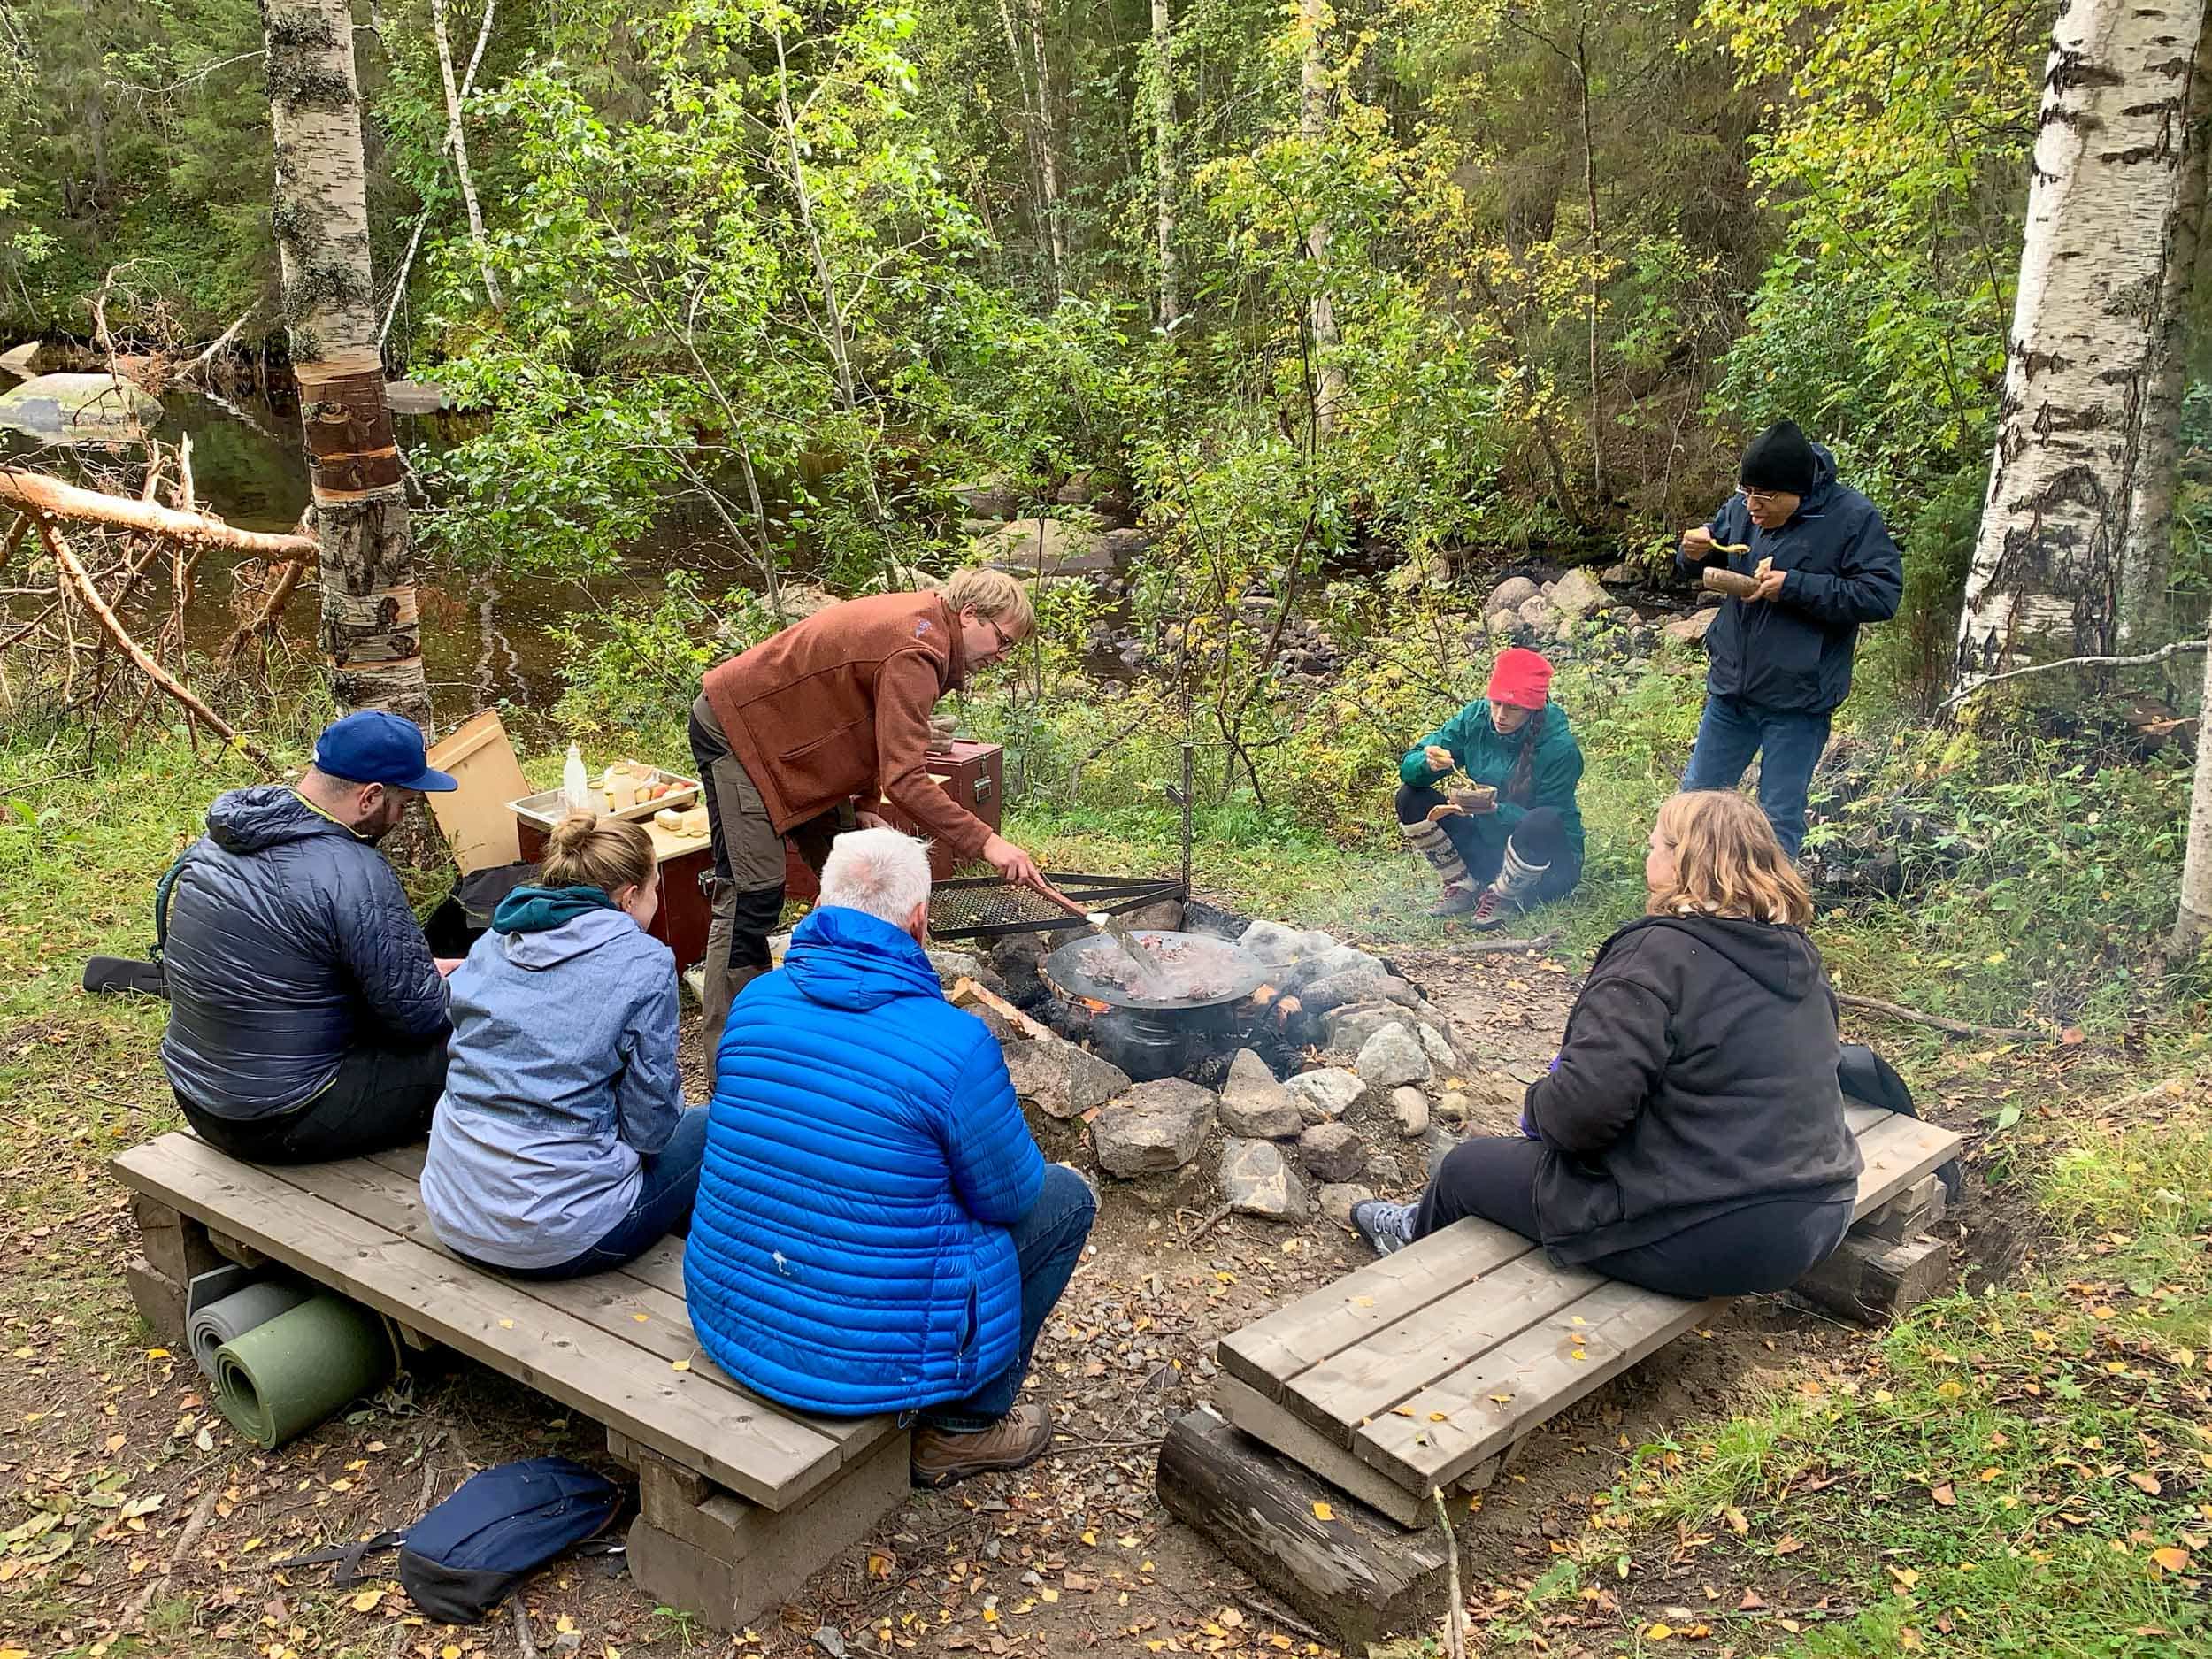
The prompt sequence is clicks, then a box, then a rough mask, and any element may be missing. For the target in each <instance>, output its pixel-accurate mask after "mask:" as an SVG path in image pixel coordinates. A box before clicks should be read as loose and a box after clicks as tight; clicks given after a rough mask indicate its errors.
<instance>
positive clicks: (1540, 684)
mask: <svg viewBox="0 0 2212 1659" xmlns="http://www.w3.org/2000/svg"><path fill="white" fill-rule="evenodd" d="M1550 685H1551V664H1549V663H1548V662H1546V661H1545V660H1544V658H1543V657H1541V656H1540V654H1538V653H1537V652H1535V651H1525V650H1523V649H1521V648H1520V647H1519V646H1515V647H1513V648H1512V649H1510V650H1504V651H1500V652H1499V653H1498V660H1497V664H1496V665H1495V666H1494V667H1493V668H1492V669H1491V671H1490V689H1489V691H1488V692H1487V693H1486V694H1485V695H1487V696H1488V697H1489V698H1490V700H1491V701H1492V702H1493V703H1510V704H1511V705H1512V706H1513V707H1514V708H1517V709H1540V708H1542V707H1543V706H1544V695H1545V693H1546V691H1547V690H1548V687H1550Z"/></svg>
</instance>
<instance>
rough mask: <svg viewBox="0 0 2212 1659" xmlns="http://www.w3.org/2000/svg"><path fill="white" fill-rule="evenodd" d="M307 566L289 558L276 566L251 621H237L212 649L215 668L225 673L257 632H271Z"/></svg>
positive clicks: (290, 599)
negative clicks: (228, 634)
mask: <svg viewBox="0 0 2212 1659" xmlns="http://www.w3.org/2000/svg"><path fill="white" fill-rule="evenodd" d="M306 569H307V566H306V565H303V564H302V563H301V562H300V561H299V560H298V559H288V560H286V561H285V562H284V563H283V564H281V565H278V566H277V567H276V580H274V581H273V582H271V583H270V584H269V594H268V597H267V598H265V599H264V600H263V601H262V602H261V609H260V610H259V611H256V612H255V613H254V615H253V618H252V619H251V620H250V621H246V622H242V623H240V624H239V625H238V626H236V627H235V628H233V629H232V630H231V634H230V637H229V638H228V639H227V640H225V641H223V643H222V647H221V649H219V650H218V651H217V652H216V653H215V672H217V673H219V674H220V673H228V672H230V668H231V665H232V664H234V663H235V662H236V661H237V660H238V656H239V653H240V652H242V651H243V650H244V649H246V647H247V646H249V645H250V644H252V643H253V641H254V639H255V638H256V636H257V635H259V634H264V633H273V632H274V631H275V629H276V623H277V618H279V617H280V616H282V615H283V614H284V607H285V606H286V605H288V604H289V603H291V601H292V590H293V589H294V588H297V587H298V586H299V585H300V576H301V574H302V573H303V572H304V571H305V570H306Z"/></svg>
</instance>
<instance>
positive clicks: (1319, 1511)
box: [1313, 1499, 1336, 1521]
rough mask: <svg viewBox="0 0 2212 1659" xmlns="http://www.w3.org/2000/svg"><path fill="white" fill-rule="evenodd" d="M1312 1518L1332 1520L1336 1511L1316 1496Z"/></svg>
mask: <svg viewBox="0 0 2212 1659" xmlns="http://www.w3.org/2000/svg"><path fill="white" fill-rule="evenodd" d="M1313 1518H1314V1519H1315V1520H1317V1521H1333V1520H1334V1519H1336V1511H1335V1510H1334V1509H1331V1508H1330V1507H1329V1506H1328V1505H1327V1504H1325V1503H1324V1502H1321V1501H1320V1500H1319V1499H1315V1500H1314V1505H1313Z"/></svg>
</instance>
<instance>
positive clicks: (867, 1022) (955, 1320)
mask: <svg viewBox="0 0 2212 1659" xmlns="http://www.w3.org/2000/svg"><path fill="white" fill-rule="evenodd" d="M708 1111H709V1117H708V1119H707V1125H708V1127H707V1156H706V1162H705V1164H704V1166H703V1168H702V1170H701V1171H700V1175H699V1198H698V1202H697V1203H696V1204H695V1206H694V1208H693V1210H692V1216H691V1235H690V1238H689V1240H688V1241H687V1243H686V1245H685V1247H684V1291H685V1296H686V1300H687V1302H689V1304H690V1310H691V1324H692V1328H693V1330H694V1331H695V1332H696V1333H698V1337H699V1343H700V1346H701V1347H703V1348H705V1349H706V1351H707V1354H708V1356H710V1358H712V1359H713V1361H714V1363H716V1364H718V1365H719V1366H721V1367H722V1369H723V1370H724V1371H728V1372H729V1373H730V1375H731V1376H733V1377H734V1378H736V1379H738V1380H739V1381H740V1382H741V1383H743V1384H745V1386H748V1387H749V1388H753V1389H756V1390H757V1391H758V1392H760V1393H761V1394H766V1395H767V1396H768V1397H769V1398H770V1399H772V1400H779V1401H781V1402H783V1403H785V1404H786V1405H790V1406H796V1407H798V1408H800V1409H803V1410H808V1411H819V1412H825V1413H829V1414H833V1415H843V1416H861V1415H864V1414H867V1413H870V1412H876V1411H900V1410H906V1409H912V1408H916V1407H920V1406H926V1405H934V1404H937V1403H939V1402H943V1401H948V1400H958V1399H961V1398H963V1397H964V1396H966V1395H968V1394H973V1393H974V1392H975V1391H976V1390H977V1389H978V1388H979V1386H982V1385H983V1384H984V1383H987V1382H988V1381H990V1380H991V1379H994V1378H995V1377H996V1376H998V1375H999V1373H1001V1372H1002V1371H1005V1370H1006V1369H1007V1367H1009V1366H1010V1365H1011V1364H1012V1363H1014V1361H1015V1359H1016V1357H1017V1356H1018V1351H1019V1348H1020V1345H1021V1300H1022V1298H1021V1267H1020V1263H1018V1261H1017V1259H1016V1257H1015V1255H1014V1240H1013V1234H1012V1233H1011V1232H1010V1228H1011V1227H1012V1226H1013V1225H1014V1224H1015V1223H1016V1222H1018V1221H1019V1220H1020V1219H1021V1218H1022V1217H1024V1216H1025V1215H1026V1214H1027V1213H1028V1212H1029V1209H1030V1206H1031V1205H1033V1204H1034V1203H1035V1202H1037V1194H1038V1193H1039V1191H1040V1190H1041V1188H1042V1187H1043V1185H1044V1173H1045V1168H1044V1156H1043V1155H1042V1154H1041V1153H1040V1152H1039V1151H1038V1150H1037V1143H1036V1141H1034V1140H1033V1139H1032V1138H1031V1137H1030V1133H1029V1126H1028V1125H1027V1124H1026V1123H1025V1122H1024V1121H1023V1119H1022V1115H1021V1107H1020V1103H1019V1102H1018V1101H1016V1099H1015V1098H1014V1086H1013V1082H1012V1080H1011V1079H1010V1078H1009V1077H1008V1076H1007V1071H1006V1057H1005V1056H1004V1054H1003V1053H1002V1051H1001V1050H1000V1048H999V1046H998V1041H997V1040H996V1039H995V1038H994V1037H993V1036H992V1035H991V1033H990V1032H989V1031H988V1030H987V1029H986V1028H985V1027H984V1025H983V1022H982V1021H981V1020H979V1019H978V1018H976V1017H975V1016H974V1015H972V1014H970V1013H967V1012H965V1011H964V1010H960V1009H957V1008H955V1007H953V1006H952V1004H951V1003H949V1002H947V1001H945V996H944V993H943V991H942V990H941V989H940V988H939V986H938V980H937V971H936V970H935V969H934V968H933V967H932V966H930V962H929V958H928V957H927V956H925V955H924V954H923V952H922V949H921V947H920V946H918V945H917V944H916V943H915V942H914V941H913V940H911V939H910V938H909V937H908V936H907V935H906V934H905V933H902V932H901V931H900V930H899V929H898V928H895V927H894V926H891V925H890V924H889V923H888V922H882V921H878V920H877V919H876V918H874V917H872V916H868V915H864V914H863V913H862V912H861V911H859V910H846V909H843V908H841V907H838V906H829V907H826V908H824V909H821V910H816V911H814V912H813V913H812V914H811V915H810V916H808V917H807V918H806V919H805V920H803V921H802V922H801V923H800V924H799V926H798V927H797V929H796V930H795V932H794V933H792V936H791V949H790V950H789V951H788V952H787V954H786V956H785V957H784V965H783V966H782V967H781V968H780V969H779V970H778V971H777V972H773V973H768V974H764V975H762V976H761V977H760V978H759V979H755V980H754V981H753V982H752V983H751V984H749V985H748V986H747V987H745V989H744V991H743V993H742V994H741V995H740V996H739V997H738V999H737V1001H736V1002H735V1003H734V1004H733V1006H732V1008H731V1010H730V1018H729V1023H728V1024H727V1025H725V1026H724V1027H723V1030H722V1046H721V1050H720V1052H719V1054H718V1056H717V1058H716V1063H715V1080H714V1102H713V1104H712V1105H711V1106H710V1107H709V1108H708Z"/></svg>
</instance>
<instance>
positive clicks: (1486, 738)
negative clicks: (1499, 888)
mask: <svg viewBox="0 0 2212 1659" xmlns="http://www.w3.org/2000/svg"><path fill="white" fill-rule="evenodd" d="M1431 743H1434V744H1436V745H1437V746H1438V747H1439V748H1441V749H1450V750H1451V751H1452V758H1453V759H1454V760H1455V761H1457V762H1458V763H1459V769H1460V771H1462V772H1465V773H1466V774H1467V776H1468V778H1469V779H1470V780H1472V781H1473V782H1476V783H1486V784H1488V785H1490V786H1491V787H1493V788H1494V789H1495V790H1496V791H1497V792H1498V810H1496V811H1495V812H1486V813H1482V814H1480V815H1479V816H1476V817H1472V818H1469V819H1468V820H1467V822H1468V823H1470V824H1471V825H1473V826H1474V827H1475V829H1476V831H1477V833H1479V835H1480V836H1481V837H1482V839H1483V840H1484V841H1491V840H1493V839H1495V840H1497V841H1503V840H1504V839H1505V838H1506V837H1507V836H1509V835H1510V834H1512V833H1513V826H1515V825H1516V824H1518V823H1519V822H1520V821H1521V820H1522V819H1523V818H1526V817H1527V816H1528V814H1529V812H1530V810H1531V809H1532V808H1535V807H1540V806H1548V807H1550V808H1551V809H1552V810H1554V811H1555V812H1557V813H1558V814H1559V816H1560V818H1562V819H1563V820H1564V821H1565V823H1566V826H1567V838H1568V840H1569V841H1572V842H1573V843H1574V849H1575V859H1576V862H1577V863H1580V862H1581V859H1582V850H1583V846H1582V810H1581V808H1579V807H1578V806H1577V805H1576V804H1575V786H1576V785H1578V784H1579V783H1580V782H1581V781H1582V750H1581V749H1580V748H1579V747H1578V745H1577V744H1576V742H1575V734H1574V731H1573V729H1572V728H1571V726H1569V725H1568V724H1567V714H1566V710H1563V709H1562V708H1561V707H1560V706H1559V705H1558V704H1557V703H1552V704H1551V705H1549V706H1548V708H1546V709H1545V710H1544V729H1543V731H1542V733H1540V734H1539V735H1538V737H1537V740H1536V764H1535V766H1534V768H1533V771H1532V776H1531V779H1530V782H1531V786H1532V787H1531V790H1530V797H1529V799H1528V800H1527V801H1526V802H1525V803H1520V802H1513V801H1509V800H1507V799H1506V798H1505V787H1506V784H1507V783H1508V782H1509V780H1511V779H1512V776H1513V768H1514V765H1515V764H1516V763H1517V762H1518V761H1519V759H1520V757H1521V734H1520V733H1518V732H1516V733H1513V735H1512V736H1510V737H1508V736H1505V735H1504V734H1502V733H1500V732H1499V730H1498V728H1497V727H1496V726H1493V725H1491V724H1490V703H1489V700H1488V699H1487V698H1486V697H1478V698H1476V699H1475V701H1474V702H1472V703H1469V704H1468V705H1467V706H1466V707H1465V708H1463V709H1462V710H1460V711H1459V712H1458V713H1457V714H1455V715H1454V716H1452V718H1450V719H1448V720H1447V721H1445V722H1444V724H1443V726H1442V727H1441V728H1440V730H1437V731H1434V732H1432V733H1429V734H1428V735H1427V736H1426V737H1425V738H1423V739H1422V740H1421V741H1419V742H1417V743H1416V744H1415V745H1414V746H1413V747H1412V748H1411V749H1408V750H1407V751H1406V757H1405V759H1403V760H1402V761H1401V762H1399V763H1398V776H1399V777H1400V779H1402V780H1403V781H1405V782H1406V783H1409V784H1411V785H1413V786H1414V787H1421V786H1422V785H1425V784H1433V783H1435V782H1436V780H1437V778H1438V776H1439V775H1440V774H1438V773H1436V772H1431V771H1430V770H1429V763H1428V759H1427V757H1425V755H1423V754H1422V752H1421V751H1422V750H1423V749H1426V748H1427V747H1428V746H1429V745H1430V744H1431Z"/></svg>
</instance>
